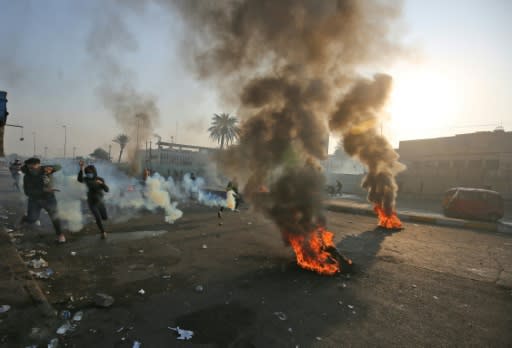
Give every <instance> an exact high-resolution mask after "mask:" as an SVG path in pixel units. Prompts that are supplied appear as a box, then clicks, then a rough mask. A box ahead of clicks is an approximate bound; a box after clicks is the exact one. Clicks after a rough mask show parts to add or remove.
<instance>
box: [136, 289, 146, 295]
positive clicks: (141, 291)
mask: <svg viewBox="0 0 512 348" xmlns="http://www.w3.org/2000/svg"><path fill="white" fill-rule="evenodd" d="M137 292H138V293H139V294H141V295H144V294H145V293H146V291H144V289H140V290H139V291H137Z"/></svg>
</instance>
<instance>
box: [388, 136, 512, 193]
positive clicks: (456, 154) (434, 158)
mask: <svg viewBox="0 0 512 348" xmlns="http://www.w3.org/2000/svg"><path fill="white" fill-rule="evenodd" d="M398 153H399V154H400V161H401V162H402V163H404V164H406V165H407V170H406V171H405V172H403V173H401V174H400V175H399V176H398V178H397V182H398V185H399V187H400V191H401V192H403V193H414V194H421V195H439V194H442V193H443V192H445V191H446V190H447V189H449V188H451V187H456V186H464V187H475V188H488V189H492V190H496V191H498V192H500V193H501V194H502V195H503V197H504V198H505V199H512V132H505V131H504V130H503V129H502V128H498V129H496V130H495V131H493V132H477V133H469V134H458V135H455V136H453V137H445V138H435V139H422V140H408V141H401V142H400V145H399V149H398Z"/></svg>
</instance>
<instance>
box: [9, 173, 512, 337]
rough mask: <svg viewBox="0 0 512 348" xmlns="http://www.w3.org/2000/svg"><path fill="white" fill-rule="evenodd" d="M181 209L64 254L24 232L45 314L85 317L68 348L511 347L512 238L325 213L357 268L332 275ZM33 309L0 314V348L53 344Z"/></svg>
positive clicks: (239, 218) (246, 216) (240, 216)
mask: <svg viewBox="0 0 512 348" xmlns="http://www.w3.org/2000/svg"><path fill="white" fill-rule="evenodd" d="M0 180H1V183H2V185H1V191H2V194H1V198H0V199H1V200H2V202H1V207H2V209H3V212H2V213H1V214H2V215H4V214H5V215H6V216H7V217H8V219H6V220H2V221H0V223H4V224H6V225H7V226H8V227H9V226H10V224H13V223H14V222H15V221H16V219H17V218H19V216H20V214H21V212H22V210H21V209H22V207H23V206H22V205H21V203H19V202H18V203H17V202H16V199H15V198H14V197H15V196H14V194H11V193H8V192H7V191H9V187H8V186H7V185H6V177H5V175H4V176H3V177H2V178H1V179H0ZM182 209H183V211H184V216H183V218H182V219H180V220H178V221H177V222H176V223H175V224H173V225H169V224H165V223H164V222H163V215H158V214H142V215H141V216H139V217H133V219H131V220H129V221H127V222H123V223H118V224H114V225H108V228H109V231H110V232H111V233H110V235H109V238H108V240H107V241H101V240H100V239H99V236H98V235H97V234H96V229H95V226H94V225H93V224H92V220H91V221H89V222H91V223H90V224H89V225H87V227H86V228H85V229H84V230H83V231H81V232H79V233H75V234H72V235H71V236H70V238H69V242H68V243H67V244H65V245H61V246H57V245H55V244H53V239H54V235H53V232H51V228H50V224H49V221H48V220H47V217H46V216H45V218H44V219H42V226H41V227H40V228H35V229H32V230H26V231H23V233H24V235H23V236H21V237H20V238H19V241H18V243H17V244H16V245H17V247H18V249H19V250H20V251H21V252H23V251H27V250H31V249H35V250H43V251H45V252H46V253H47V254H45V255H44V256H43V257H44V259H45V260H47V261H48V263H49V267H50V268H51V269H53V270H54V271H55V273H54V274H53V275H52V276H51V278H50V279H48V280H38V284H39V285H40V287H41V289H42V291H43V293H45V294H46V296H47V298H48V300H49V302H50V303H51V304H52V305H53V306H54V308H55V309H57V310H59V311H61V310H64V309H69V310H70V311H71V312H73V313H74V312H75V311H77V310H83V312H84V316H83V319H82V320H81V321H80V323H79V325H78V326H77V328H76V329H75V330H74V331H73V332H70V333H68V334H67V335H65V336H62V337H61V338H60V340H61V343H63V344H64V346H68V347H93V346H97V347H132V345H133V342H134V341H135V340H137V341H139V342H141V343H142V347H174V346H194V345H198V344H203V345H204V346H212V347H214V346H217V347H296V346H299V347H311V346H318V347H342V346H377V345H378V346H403V347H417V346H492V347H507V346H511V345H512V330H510V328H511V327H512V290H511V289H512V236H510V235H507V234H498V233H487V232H479V231H470V230H462V229H455V228H445V227H438V226H429V225H418V224H407V225H406V226H405V230H403V231H400V232H396V233H392V234H391V233H386V232H382V231H376V230H374V228H375V225H376V220H375V218H372V217H367V216H360V215H350V214H344V213H335V212H328V213H327V217H328V226H329V229H330V230H331V231H333V232H334V233H335V240H336V243H337V245H338V247H339V249H340V250H341V251H342V252H343V253H344V254H345V255H347V256H349V257H350V258H352V259H353V261H354V263H355V264H356V270H355V273H354V274H353V275H352V276H350V277H346V276H341V275H339V276H334V277H326V276H319V275H316V274H314V273H311V272H308V271H304V270H302V269H299V268H298V267H297V266H296V265H295V263H294V257H293V254H292V252H291V250H290V249H289V248H287V247H285V246H284V245H283V242H282V240H281V238H280V234H279V232H278V231H277V229H276V228H275V226H274V225H273V224H272V223H270V222H268V221H266V220H265V219H263V218H262V217H261V216H259V215H257V214H255V213H253V212H251V211H249V210H247V209H245V210H242V212H241V213H231V212H227V213H226V214H225V215H224V219H223V220H222V223H223V224H222V225H219V220H218V219H217V216H216V211H215V209H213V208H205V207H200V206H197V205H193V204H189V205H186V206H182ZM9 213H10V214H11V215H9ZM73 255H74V256H73ZM27 260H28V259H27ZM198 285H200V286H201V287H202V291H199V290H200V289H197V286H198ZM140 289H143V290H144V294H140V293H139V290H140ZM98 292H102V293H106V294H109V295H111V296H112V297H114V299H115V303H114V304H113V306H112V307H110V308H98V307H96V306H94V304H93V300H92V299H93V297H94V294H96V293H98ZM0 295H3V294H0ZM1 298H3V296H2V297H1ZM0 302H3V301H0ZM27 310H28V308H17V307H16V306H13V308H12V309H11V310H10V311H9V312H7V313H4V314H0V320H1V323H0V324H1V326H0V345H1V346H5V347H17V346H25V345H28V344H33V343H36V342H37V337H36V336H37V335H30V333H31V330H32V328H34V327H40V328H42V332H43V333H42V334H41V335H40V336H41V337H42V338H41V343H42V342H43V339H44V340H46V341H44V342H48V341H49V338H50V339H51V338H53V337H57V335H56V334H55V330H56V329H57V327H58V326H59V325H60V324H62V320H60V319H50V318H32V319H33V320H30V318H27V317H26V316H23V312H24V311H27ZM280 312H281V313H280ZM20 318H21V319H20ZM22 319H23V320H22ZM34 321H35V322H34ZM176 325H179V326H180V327H182V328H184V329H188V330H193V331H194V333H195V335H194V337H193V339H192V340H191V341H189V342H181V341H178V340H176V334H175V333H174V332H173V331H170V330H169V329H168V327H169V326H172V327H174V326H176ZM45 330H48V331H45ZM45 335H46V336H47V337H46V336H45Z"/></svg>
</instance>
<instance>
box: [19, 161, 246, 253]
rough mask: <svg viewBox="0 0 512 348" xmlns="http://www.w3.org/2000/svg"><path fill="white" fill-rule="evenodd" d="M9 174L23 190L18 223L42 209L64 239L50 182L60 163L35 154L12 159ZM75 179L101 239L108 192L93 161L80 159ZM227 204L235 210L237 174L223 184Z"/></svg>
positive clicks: (31, 221) (35, 216) (104, 234)
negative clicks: (23, 209)
mask: <svg viewBox="0 0 512 348" xmlns="http://www.w3.org/2000/svg"><path fill="white" fill-rule="evenodd" d="M9 169H10V172H11V176H12V178H13V180H14V187H15V189H16V190H18V191H21V187H20V183H22V184H23V185H22V187H23V193H24V194H25V196H26V197H27V210H26V214H25V215H24V216H23V217H22V219H21V222H20V225H21V226H23V225H31V224H36V223H38V222H39V217H40V215H41V210H45V211H46V212H47V214H48V216H49V218H50V220H51V222H52V225H53V228H54V231H55V233H56V236H57V237H56V242H57V243H65V242H66V236H65V233H64V231H63V227H62V221H61V220H60V218H59V215H58V206H57V197H56V195H55V193H56V192H58V191H59V190H58V189H56V188H55V187H54V185H53V174H54V173H56V172H58V171H59V170H61V166H60V165H58V164H56V165H41V160H40V159H39V158H36V157H32V158H29V159H27V160H25V161H24V163H22V162H21V161H20V160H18V159H16V160H15V161H13V162H12V163H11V164H10V167H9ZM150 176H151V172H150V170H148V169H145V170H144V171H143V175H142V181H143V182H145V181H146V180H147V178H148V177H150ZM190 179H191V180H193V181H195V180H196V177H195V175H194V173H190ZM77 181H78V182H79V183H82V184H84V185H86V187H87V205H88V207H89V210H90V212H91V214H92V216H93V217H94V219H95V221H96V225H97V227H98V229H99V232H100V237H101V239H106V237H107V232H106V229H105V226H104V221H106V220H108V214H107V208H106V204H105V201H104V194H105V193H107V192H109V187H108V186H107V184H106V182H105V179H103V178H102V177H100V176H98V172H97V169H96V167H95V166H94V165H92V164H89V165H86V164H85V162H84V161H83V160H80V161H79V170H78V175H77ZM226 195H227V197H228V199H227V202H228V203H227V206H228V207H229V208H231V209H232V210H234V211H236V212H239V205H240V202H241V201H242V199H241V195H240V193H239V188H238V181H237V178H236V177H235V178H233V179H232V180H231V181H229V183H228V185H227V186H226ZM230 196H231V197H232V199H233V203H232V206H230V204H229V198H230ZM223 211H224V205H221V206H220V207H219V210H218V212H217V215H218V217H219V218H221V217H222V212H223Z"/></svg>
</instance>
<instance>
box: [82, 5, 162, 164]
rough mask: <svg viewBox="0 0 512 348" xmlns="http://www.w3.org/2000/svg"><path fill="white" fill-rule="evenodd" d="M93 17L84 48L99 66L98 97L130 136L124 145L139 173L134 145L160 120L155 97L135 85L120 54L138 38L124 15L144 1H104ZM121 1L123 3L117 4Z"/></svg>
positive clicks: (127, 50)
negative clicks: (85, 47) (131, 30)
mask: <svg viewBox="0 0 512 348" xmlns="http://www.w3.org/2000/svg"><path fill="white" fill-rule="evenodd" d="M101 4H102V5H101V8H100V9H99V10H98V12H97V13H96V15H95V17H94V19H93V26H92V30H91V32H90V34H89V36H88V40H87V51H88V52H89V54H90V56H91V58H92V59H93V60H94V63H95V65H96V66H97V68H98V69H99V77H100V83H99V86H98V88H97V92H98V94H99V97H100V100H101V101H102V103H103V104H104V106H105V107H106V108H107V110H109V111H110V112H111V113H112V116H113V117H114V119H115V120H116V122H117V123H118V124H119V126H120V127H121V129H122V132H123V133H125V134H127V135H128V136H129V137H130V142H129V143H128V146H127V156H128V161H129V163H130V165H131V170H132V174H138V173H140V170H141V168H139V166H140V161H139V159H138V158H136V157H137V156H136V155H137V149H139V148H140V145H141V144H143V143H144V142H145V141H146V140H147V139H148V138H149V137H150V136H151V135H152V134H153V130H154V129H155V127H156V126H157V125H158V123H159V118H160V115H159V109H158V107H157V105H156V97H154V96H151V95H147V94H145V93H142V92H141V91H140V90H139V89H138V88H136V87H135V86H136V83H135V81H134V76H133V75H134V73H133V71H131V70H130V69H128V68H127V67H126V66H124V65H123V64H122V63H121V61H122V58H121V57H122V56H124V55H126V54H127V53H130V52H134V51H136V50H137V47H138V45H137V41H136V39H135V37H134V36H133V34H132V33H131V32H130V31H129V30H128V28H127V26H126V24H125V18H124V17H125V15H126V14H129V13H131V12H133V11H141V10H143V9H144V3H143V2H140V4H138V5H137V4H136V3H133V2H123V3H120V2H119V3H117V2H112V1H104V2H102V3H101ZM119 5H122V6H119Z"/></svg>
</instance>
